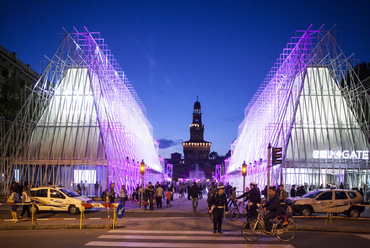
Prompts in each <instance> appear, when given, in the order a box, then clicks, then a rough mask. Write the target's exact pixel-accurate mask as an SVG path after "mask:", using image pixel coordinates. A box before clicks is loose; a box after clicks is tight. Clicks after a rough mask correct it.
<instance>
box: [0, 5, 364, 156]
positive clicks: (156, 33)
mask: <svg viewBox="0 0 370 248" xmlns="http://www.w3.org/2000/svg"><path fill="white" fill-rule="evenodd" d="M281 2H283V3H281ZM1 9H2V14H1V15H0V27H1V35H0V45H2V46H4V47H5V48H6V49H8V50H9V51H10V52H16V53H18V58H19V59H20V60H22V61H23V62H24V63H25V64H30V65H31V67H32V68H33V69H34V70H35V71H37V72H41V66H40V61H41V60H43V56H44V55H46V56H47V57H52V55H53V53H54V52H55V50H56V48H57V45H58V44H59V42H60V39H59V40H58V35H57V34H58V33H61V32H62V27H64V28H65V29H66V30H67V31H69V32H73V27H76V28H77V29H78V30H80V31H82V30H83V27H84V26H86V27H87V28H88V30H89V31H94V32H100V33H101V37H103V38H104V39H105V43H106V44H108V48H109V49H110V50H111V51H112V54H114V56H115V58H116V59H117V62H118V63H119V64H120V66H121V68H122V69H123V70H124V71H125V73H126V75H127V77H128V79H129V80H130V81H131V83H132V85H133V86H134V88H135V90H136V91H137V93H138V95H139V97H140V98H141V100H142V101H143V103H144V105H145V106H146V108H147V117H148V120H149V122H150V123H151V124H152V126H153V129H154V137H155V138H157V139H158V140H159V141H160V142H161V145H162V146H168V148H166V149H161V150H160V155H162V156H163V157H169V155H170V154H171V153H173V152H179V153H182V145H181V142H182V141H186V140H188V139H189V137H190V133H189V125H190V123H191V122H192V116H191V114H192V111H193V104H194V102H195V100H196V97H197V96H199V102H200V103H201V106H202V112H203V124H204V125H205V134H204V137H205V139H206V140H207V141H210V142H212V146H211V151H216V152H217V153H218V154H219V155H225V154H226V153H227V151H228V150H229V149H230V143H231V142H232V141H233V140H234V139H235V138H236V137H237V128H238V125H239V124H240V123H241V121H242V120H243V118H244V108H245V107H246V106H247V104H248V102H249V101H250V100H251V98H252V96H253V95H254V93H255V92H256V90H257V89H258V87H259V85H260V84H261V83H262V81H263V79H264V78H265V76H266V75H267V73H268V72H269V71H270V69H271V67H272V66H273V65H274V63H275V61H276V59H277V58H278V57H279V55H280V53H281V52H282V50H283V48H284V47H285V46H286V43H288V42H289V41H290V37H291V36H293V35H294V34H295V30H304V29H307V28H308V27H309V26H310V25H311V24H313V28H314V29H315V28H316V29H318V28H319V27H320V26H321V25H322V24H325V26H326V28H328V29H330V28H331V27H332V26H333V25H336V28H335V29H336V30H340V31H342V32H341V34H340V35H339V36H338V41H339V42H340V44H341V46H342V49H343V51H344V53H345V54H346V55H347V56H351V55H352V54H353V53H354V54H355V55H354V56H353V58H356V59H358V60H359V61H368V62H370V28H369V25H370V22H369V20H370V19H369V15H368V11H369V9H370V2H369V1H331V0H329V1H316V0H313V1H247V0H244V1H234V0H213V1H206V0H203V1H202V0H194V1H193V0H186V1H180V0H177V1H174V0H172V1H166V0H162V1H150V0H147V1H140V0H125V1H110V0H106V1H94V0H90V1H70V0H64V1H37V0H35V1H19V0H2V1H1Z"/></svg>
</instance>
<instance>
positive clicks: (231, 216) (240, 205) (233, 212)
mask: <svg viewBox="0 0 370 248" xmlns="http://www.w3.org/2000/svg"><path fill="white" fill-rule="evenodd" d="M237 202H238V203H237V205H236V207H234V208H233V209H231V211H230V214H229V219H230V220H231V221H235V220H236V219H237V218H238V217H239V214H240V210H239V209H240V208H241V209H242V210H243V211H242V213H247V210H246V208H245V206H244V204H243V202H241V201H237ZM247 203H248V202H247Z"/></svg>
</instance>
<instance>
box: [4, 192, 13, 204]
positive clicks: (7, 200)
mask: <svg viewBox="0 0 370 248" xmlns="http://www.w3.org/2000/svg"><path fill="white" fill-rule="evenodd" d="M6 202H7V203H14V202H15V196H14V195H13V193H11V194H10V195H9V196H8V199H6Z"/></svg>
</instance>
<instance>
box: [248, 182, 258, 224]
mask: <svg viewBox="0 0 370 248" xmlns="http://www.w3.org/2000/svg"><path fill="white" fill-rule="evenodd" d="M249 187H250V188H251V189H250V190H249V193H248V200H249V202H248V211H247V218H248V219H257V216H258V212H257V204H260V203H261V193H260V192H259V190H258V188H257V184H256V183H254V182H251V183H250V184H249Z"/></svg>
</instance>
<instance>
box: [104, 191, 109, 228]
mask: <svg viewBox="0 0 370 248" xmlns="http://www.w3.org/2000/svg"><path fill="white" fill-rule="evenodd" d="M107 211H108V225H107V226H106V227H105V229H110V216H109V200H108V196H107Z"/></svg>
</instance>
